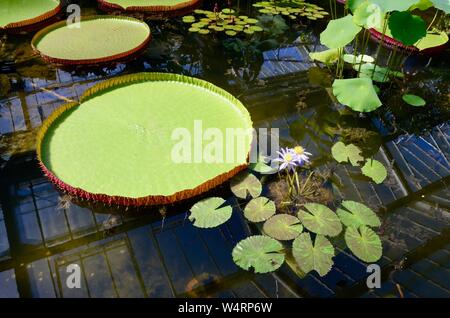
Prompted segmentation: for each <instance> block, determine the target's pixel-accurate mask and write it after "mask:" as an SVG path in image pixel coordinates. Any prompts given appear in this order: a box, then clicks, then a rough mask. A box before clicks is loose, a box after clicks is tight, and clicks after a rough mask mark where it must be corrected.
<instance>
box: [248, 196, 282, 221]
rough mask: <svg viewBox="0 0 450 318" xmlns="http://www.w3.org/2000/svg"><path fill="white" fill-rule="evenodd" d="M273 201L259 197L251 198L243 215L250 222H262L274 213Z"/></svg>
mask: <svg viewBox="0 0 450 318" xmlns="http://www.w3.org/2000/svg"><path fill="white" fill-rule="evenodd" d="M275 211H276V207H275V203H274V202H273V201H272V200H270V199H268V198H266V197H259V198H256V199H252V200H251V201H250V202H249V203H247V205H246V206H245V209H244V216H245V218H246V219H247V220H249V221H251V222H262V221H265V220H267V219H268V218H270V217H271V216H272V215H274V214H275Z"/></svg>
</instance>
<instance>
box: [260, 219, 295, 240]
mask: <svg viewBox="0 0 450 318" xmlns="http://www.w3.org/2000/svg"><path fill="white" fill-rule="evenodd" d="M263 231H264V233H266V234H267V235H269V236H270V237H273V238H274V239H277V240H280V241H289V240H293V239H295V238H296V237H297V236H298V235H299V234H300V233H301V232H302V231H303V226H302V225H301V224H300V220H299V219H298V218H296V217H295V216H293V215H289V214H276V215H274V216H272V217H271V218H270V219H268V220H267V221H266V222H265V223H264V225H263Z"/></svg>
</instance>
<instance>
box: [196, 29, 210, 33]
mask: <svg viewBox="0 0 450 318" xmlns="http://www.w3.org/2000/svg"><path fill="white" fill-rule="evenodd" d="M209 32H210V31H209V30H208V29H200V30H198V33H200V34H208V33H209Z"/></svg>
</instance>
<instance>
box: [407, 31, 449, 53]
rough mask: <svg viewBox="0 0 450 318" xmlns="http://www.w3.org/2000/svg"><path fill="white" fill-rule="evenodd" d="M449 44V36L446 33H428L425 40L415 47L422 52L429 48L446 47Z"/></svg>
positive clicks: (421, 40)
mask: <svg viewBox="0 0 450 318" xmlns="http://www.w3.org/2000/svg"><path fill="white" fill-rule="evenodd" d="M447 42H448V35H447V33H446V32H445V31H441V32H428V33H427V35H426V36H425V37H424V38H422V39H420V40H419V41H418V42H417V43H416V44H415V47H417V48H418V49H419V50H420V51H423V50H426V49H429V48H433V47H438V46H441V45H444V44H445V43H447Z"/></svg>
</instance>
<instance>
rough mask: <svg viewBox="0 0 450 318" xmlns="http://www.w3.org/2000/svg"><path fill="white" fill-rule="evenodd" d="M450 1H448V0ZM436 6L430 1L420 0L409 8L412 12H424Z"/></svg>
mask: <svg viewBox="0 0 450 318" xmlns="http://www.w3.org/2000/svg"><path fill="white" fill-rule="evenodd" d="M446 1H448V0H446ZM433 6H434V4H433V2H431V1H430V0H419V2H417V3H416V4H415V5H413V6H412V7H410V8H409V10H410V11H413V10H415V9H419V10H422V11H425V10H428V9H429V8H431V7H433Z"/></svg>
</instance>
